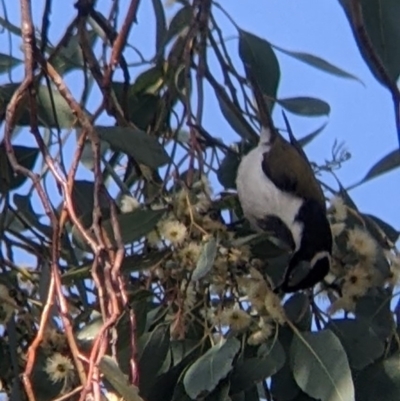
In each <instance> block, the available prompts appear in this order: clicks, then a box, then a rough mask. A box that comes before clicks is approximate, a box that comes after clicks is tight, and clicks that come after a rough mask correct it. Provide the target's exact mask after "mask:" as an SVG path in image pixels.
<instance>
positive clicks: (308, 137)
mask: <svg viewBox="0 0 400 401" xmlns="http://www.w3.org/2000/svg"><path fill="white" fill-rule="evenodd" d="M326 125H327V123H324V124H322V125H321V127H319V128H318V129H316V130H315V131H313V132H310V133H309V134H308V135H306V136H303V138H300V139H299V140H298V143H299V145H300V146H301V147H303V148H304V147H305V146H307V145H308V144H309V143H310V142H312V141H313V140H314V139H315V138H316V137H317V136H318V135H319V134H320V133H321V132H322V131H323V130H324V129H325V127H326Z"/></svg>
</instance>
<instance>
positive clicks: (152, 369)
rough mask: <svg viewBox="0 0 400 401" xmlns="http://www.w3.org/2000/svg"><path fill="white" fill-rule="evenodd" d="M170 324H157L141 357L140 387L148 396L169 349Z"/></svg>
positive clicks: (142, 392)
mask: <svg viewBox="0 0 400 401" xmlns="http://www.w3.org/2000/svg"><path fill="white" fill-rule="evenodd" d="M169 331H170V327H169V326H168V325H159V326H157V327H156V328H155V329H154V330H153V331H152V332H151V333H150V336H149V337H148V339H147V341H146V344H145V345H144V347H143V349H142V352H141V354H140V358H139V372H140V376H139V388H140V393H141V394H142V395H143V396H144V397H145V398H146V394H147V393H148V392H149V391H150V390H151V388H152V386H153V383H154V381H155V379H156V377H157V374H158V372H159V370H160V369H161V367H162V365H163V363H164V360H165V358H166V356H167V353H168V350H169V343H170V340H169V337H170V335H169Z"/></svg>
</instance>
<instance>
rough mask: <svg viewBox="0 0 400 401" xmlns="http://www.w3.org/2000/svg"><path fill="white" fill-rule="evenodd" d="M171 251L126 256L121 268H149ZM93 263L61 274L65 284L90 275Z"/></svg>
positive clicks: (123, 269) (140, 269)
mask: <svg viewBox="0 0 400 401" xmlns="http://www.w3.org/2000/svg"><path fill="white" fill-rule="evenodd" d="M169 253H170V251H169V250H168V249H165V250H161V251H153V252H151V253H148V254H147V253H146V254H144V255H138V254H132V255H129V256H125V257H124V260H123V261H122V264H121V270H122V271H124V272H127V273H131V272H137V271H143V270H148V269H151V268H152V267H154V266H155V265H157V264H158V263H160V262H161V261H162V260H163V259H164V258H165V257H166V256H167V255H168V254H169ZM91 269H92V263H91V262H90V263H86V264H84V265H83V266H79V267H72V268H71V269H69V270H68V271H67V272H65V273H64V274H63V275H62V276H61V280H62V283H63V284H69V283H71V282H74V281H76V280H82V279H86V278H89V277H90V272H91Z"/></svg>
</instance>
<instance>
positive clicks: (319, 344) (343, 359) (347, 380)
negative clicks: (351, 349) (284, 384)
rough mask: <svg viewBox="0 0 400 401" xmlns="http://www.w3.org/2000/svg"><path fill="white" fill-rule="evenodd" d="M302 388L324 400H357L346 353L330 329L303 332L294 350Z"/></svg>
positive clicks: (294, 367) (295, 369) (296, 374)
mask: <svg viewBox="0 0 400 401" xmlns="http://www.w3.org/2000/svg"><path fill="white" fill-rule="evenodd" d="M290 357H291V358H290V359H291V366H292V370H293V376H294V378H295V380H296V383H297V384H298V385H299V387H300V388H301V389H302V390H303V391H304V392H305V393H307V394H308V395H310V396H311V397H313V398H316V399H319V400H321V401H354V400H355V396H354V384H353V379H352V376H351V371H350V366H349V362H348V360H347V356H346V352H345V351H344V349H343V346H342V344H341V343H340V341H339V339H338V338H337V337H336V336H335V334H333V332H332V331H330V330H321V331H318V332H305V333H301V338H300V337H299V336H298V335H296V336H295V337H294V338H293V342H292V346H291V349H290Z"/></svg>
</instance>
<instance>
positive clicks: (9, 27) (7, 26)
mask: <svg viewBox="0 0 400 401" xmlns="http://www.w3.org/2000/svg"><path fill="white" fill-rule="evenodd" d="M0 25H1V26H2V27H4V28H5V29H6V30H7V31H8V32H11V33H13V34H14V35H16V36H22V32H21V29H20V28H19V27H18V26H16V25H13V24H12V23H11V22H10V21H8V20H6V19H4V18H2V17H0Z"/></svg>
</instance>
